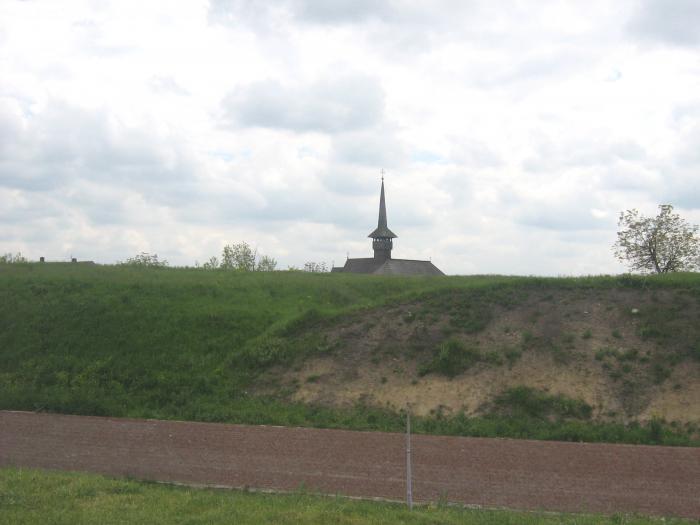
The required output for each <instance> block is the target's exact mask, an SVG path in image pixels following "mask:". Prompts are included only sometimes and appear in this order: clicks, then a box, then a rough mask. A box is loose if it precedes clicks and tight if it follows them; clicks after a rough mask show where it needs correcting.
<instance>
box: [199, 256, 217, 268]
mask: <svg viewBox="0 0 700 525" xmlns="http://www.w3.org/2000/svg"><path fill="white" fill-rule="evenodd" d="M218 267H219V259H217V258H216V255H214V256H212V257H211V259H209V260H208V261H207V262H205V263H204V264H203V265H202V268H204V269H205V270H216V269H217V268H218Z"/></svg>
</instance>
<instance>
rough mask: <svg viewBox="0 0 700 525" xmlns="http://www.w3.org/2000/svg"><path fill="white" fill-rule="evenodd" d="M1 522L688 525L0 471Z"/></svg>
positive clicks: (672, 521)
mask: <svg viewBox="0 0 700 525" xmlns="http://www.w3.org/2000/svg"><path fill="white" fill-rule="evenodd" d="M0 522H2V523H14V524H17V525H25V524H26V525H29V524H44V523H53V524H56V525H58V524H63V523H65V524H71V525H73V524H80V523H101V524H104V525H108V524H112V523H152V524H159V523H168V524H170V523H187V524H191V525H195V524H198V523H202V524H204V523H206V524H212V525H216V524H219V523H236V524H241V525H243V524H247V523H250V524H255V525H258V524H262V523H274V524H285V523H308V524H314V523H319V524H325V523H338V524H355V523H357V524H359V523H362V524H381V523H405V524H416V525H417V524H428V523H430V524H435V525H440V524H445V525H447V524H457V523H460V524H465V525H477V524H478V525H481V524H483V525H487V524H488V525H547V524H552V525H553V524H571V525H574V524H576V525H593V524H595V525H604V524H611V525H612V524H615V525H655V524H661V523H664V524H668V525H683V524H689V523H691V522H690V521H686V520H680V519H669V518H665V519H664V518H647V517H642V516H627V515H620V514H618V515H614V516H609V517H608V516H586V515H567V514H557V513H546V514H539V513H525V512H516V511H504V510H473V509H462V508H457V507H447V506H444V505H438V506H420V507H416V508H415V509H414V510H413V511H412V512H410V511H408V510H407V509H406V507H405V506H403V505H399V504H393V503H380V502H369V501H357V500H349V499H344V498H339V497H320V496H312V495H308V494H305V493H304V492H303V491H300V492H298V493H294V494H286V495H279V494H275V495H273V494H259V493H249V492H241V491H234V490H226V491H224V490H211V489H192V488H186V487H174V486H168V485H158V484H153V483H143V482H137V481H133V480H115V479H110V478H105V477H102V476H97V475H91V474H76V473H63V472H47V471H39V470H22V469H13V468H5V469H0Z"/></svg>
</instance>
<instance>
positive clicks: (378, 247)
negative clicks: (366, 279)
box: [367, 177, 396, 261]
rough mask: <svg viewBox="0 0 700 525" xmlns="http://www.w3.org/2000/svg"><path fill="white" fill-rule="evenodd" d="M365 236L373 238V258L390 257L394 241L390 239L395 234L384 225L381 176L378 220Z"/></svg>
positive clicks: (384, 214) (384, 211)
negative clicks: (375, 225)
mask: <svg viewBox="0 0 700 525" xmlns="http://www.w3.org/2000/svg"><path fill="white" fill-rule="evenodd" d="M367 237H370V238H372V239H373V241H372V249H373V250H374V258H375V260H378V261H386V260H387V259H391V249H392V248H393V247H394V241H393V240H392V239H396V234H395V233H394V232H392V231H391V230H390V229H389V228H388V226H387V225H386V202H385V201H384V177H382V190H381V192H380V194H379V220H378V221H377V229H376V230H374V231H373V232H372V233H370V234H369V235H368V236H367Z"/></svg>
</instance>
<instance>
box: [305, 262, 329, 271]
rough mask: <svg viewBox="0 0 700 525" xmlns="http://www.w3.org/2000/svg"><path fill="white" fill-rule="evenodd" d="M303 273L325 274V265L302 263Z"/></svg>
mask: <svg viewBox="0 0 700 525" xmlns="http://www.w3.org/2000/svg"><path fill="white" fill-rule="evenodd" d="M304 271H305V272H312V273H323V272H327V271H328V268H327V266H326V263H324V262H322V263H317V262H314V261H309V262H306V263H304Z"/></svg>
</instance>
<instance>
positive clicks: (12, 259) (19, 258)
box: [0, 252, 29, 264]
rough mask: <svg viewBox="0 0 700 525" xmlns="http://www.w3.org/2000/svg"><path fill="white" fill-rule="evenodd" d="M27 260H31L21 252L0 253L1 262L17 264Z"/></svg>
mask: <svg viewBox="0 0 700 525" xmlns="http://www.w3.org/2000/svg"><path fill="white" fill-rule="evenodd" d="M26 262H29V260H28V259H27V258H26V257H25V256H24V255H22V254H21V253H20V252H17V253H16V254H15V255H12V254H11V253H6V254H5V255H0V264H17V263H26Z"/></svg>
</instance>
